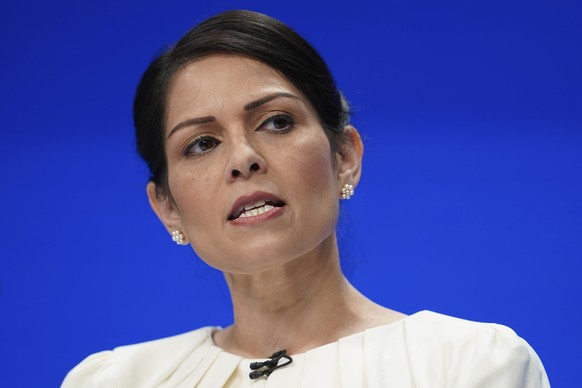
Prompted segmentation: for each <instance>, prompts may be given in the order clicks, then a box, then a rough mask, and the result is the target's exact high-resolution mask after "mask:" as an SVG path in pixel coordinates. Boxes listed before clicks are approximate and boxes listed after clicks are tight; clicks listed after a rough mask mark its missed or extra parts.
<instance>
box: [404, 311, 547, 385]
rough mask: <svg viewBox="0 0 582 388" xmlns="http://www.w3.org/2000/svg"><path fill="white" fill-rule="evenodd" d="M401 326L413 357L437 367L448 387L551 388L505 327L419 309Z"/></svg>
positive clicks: (525, 346) (533, 357) (541, 370)
mask: <svg viewBox="0 0 582 388" xmlns="http://www.w3.org/2000/svg"><path fill="white" fill-rule="evenodd" d="M404 327H405V336H406V342H407V343H408V344H409V349H410V355H411V356H412V359H413V360H415V361H417V362H421V363H426V362H428V363H430V364H432V365H441V367H442V368H440V369H441V370H442V371H443V373H441V376H439V378H440V379H441V380H443V379H444V380H445V381H446V384H447V386H450V387H469V386H470V387H493V386H494V387H500V388H501V387H517V386H519V387H549V383H548V379H547V376H546V373H545V371H544V367H543V365H542V363H541V361H540V359H539V357H538V356H537V354H536V353H535V351H534V350H533V349H532V348H531V346H529V344H528V343H527V342H526V341H525V340H524V339H523V338H521V337H519V336H518V335H517V334H516V333H515V332H514V331H513V330H512V329H510V328H509V327H507V326H503V325H499V324H495V323H483V322H474V321H469V320H465V319H460V318H455V317H451V316H447V315H443V314H438V313H434V312H430V311H423V312H420V313H417V314H414V315H412V316H410V317H408V318H406V319H405V320H404ZM445 371H446V373H445Z"/></svg>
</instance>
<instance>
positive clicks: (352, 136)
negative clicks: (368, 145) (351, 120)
mask: <svg viewBox="0 0 582 388" xmlns="http://www.w3.org/2000/svg"><path fill="white" fill-rule="evenodd" d="M343 135H344V136H345V137H346V138H345V141H344V144H343V145H342V146H341V149H340V161H339V175H338V178H339V184H340V187H343V186H344V185H353V186H356V185H357V184H358V182H359V181H360V176H361V174H362V158H363V155H364V144H363V143H362V139H361V137H360V134H359V133H358V130H357V129H356V128H354V127H353V126H351V125H346V126H345V127H344V134H343Z"/></svg>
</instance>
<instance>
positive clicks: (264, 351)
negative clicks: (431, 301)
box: [214, 236, 389, 358]
mask: <svg viewBox="0 0 582 388" xmlns="http://www.w3.org/2000/svg"><path fill="white" fill-rule="evenodd" d="M328 240H329V241H328ZM328 240H326V241H325V242H324V243H323V244H322V245H321V246H320V247H318V248H317V249H316V250H314V251H313V252H310V253H309V254H307V255H305V256H303V257H299V258H297V259H295V260H293V261H291V262H290V263H287V264H285V265H282V266H280V267H278V268H274V269H270V270H268V271H265V272H262V273H258V274H250V275H246V274H245V275H241V274H225V277H226V280H227V283H228V286H229V289H230V293H231V297H232V301H233V307H234V324H233V325H232V326H230V327H229V328H227V329H225V330H224V331H222V332H219V333H217V334H216V335H215V337H214V340H215V342H216V343H217V345H218V346H220V347H222V348H223V349H225V350H227V351H229V352H231V353H236V354H240V355H244V356H247V357H257V358H262V357H266V356H269V355H270V354H272V353H273V352H275V351H277V350H280V349H287V351H288V353H289V354H296V353H301V352H304V351H306V350H309V349H311V348H314V347H317V346H321V345H324V344H327V343H330V342H334V341H336V340H337V339H338V338H341V337H343V336H346V335H349V334H353V333H355V332H358V331H361V330H362V329H363V328H367V327H371V326H373V325H374V322H375V321H377V320H378V319H380V320H383V321H385V320H386V318H387V317H386V316H385V314H379V312H380V310H381V311H382V312H383V313H385V312H386V311H389V310H385V309H383V308H381V307H379V306H377V305H375V304H374V303H372V302H371V301H369V300H368V299H366V298H365V297H364V296H362V295H361V294H360V293H359V292H358V291H357V290H356V289H354V288H353V287H352V286H351V285H350V284H349V282H348V281H347V279H346V278H345V277H344V276H343V274H342V272H341V268H340V265H339V257H338V252H337V244H336V241H335V236H331V237H330V238H329V239H328Z"/></svg>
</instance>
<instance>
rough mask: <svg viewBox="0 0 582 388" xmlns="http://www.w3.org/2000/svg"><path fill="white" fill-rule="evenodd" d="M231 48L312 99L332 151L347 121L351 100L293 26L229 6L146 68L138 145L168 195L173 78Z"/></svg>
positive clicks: (137, 114)
mask: <svg viewBox="0 0 582 388" xmlns="http://www.w3.org/2000/svg"><path fill="white" fill-rule="evenodd" d="M217 53H227V54H234V55H242V56H247V57H250V58H253V59H256V60H258V61H260V62H263V63H265V64H267V65H269V66H271V67H272V68H274V69H275V70H278V71H279V72H280V73H281V74H283V75H284V76H285V77H286V78H287V79H288V80H289V81H291V83H293V84H294V85H295V87H297V89H299V90H300V91H301V92H302V93H303V94H304V95H305V96H306V97H307V99H308V100H309V102H310V103H311V105H312V106H313V108H314V109H315V111H316V112H317V114H318V117H319V120H320V123H321V125H322V127H323V129H324V131H325V133H326V135H327V137H328V139H329V141H330V145H331V148H332V151H333V152H336V151H337V150H338V148H339V147H341V144H342V141H343V140H342V136H341V133H342V129H343V128H344V127H345V125H347V124H348V120H349V114H348V111H347V110H348V107H347V103H346V102H345V101H344V99H343V97H342V95H341V93H340V91H339V90H338V88H337V87H336V85H335V81H334V80H333V77H332V75H331V73H330V71H329V69H328V67H327V65H326V64H325V62H324V61H323V59H322V58H321V56H320V55H319V54H318V53H317V51H316V50H315V49H314V48H313V47H312V46H311V45H310V44H309V43H308V42H307V41H305V39H303V38H302V37H301V36H299V35H298V34H297V33H296V32H295V31H293V30H292V29H291V28H290V27H289V26H287V25H286V24H284V23H282V22H280V21H279V20H277V19H274V18H272V17H270V16H267V15H263V14H260V13H257V12H251V11H227V12H223V13H220V14H218V15H216V16H213V17H211V18H209V19H206V20H205V21H203V22H201V23H200V24H198V25H197V26H195V27H194V28H193V29H191V30H190V31H188V33H187V34H186V35H184V37H182V39H180V40H179V41H178V43H176V44H175V45H174V46H172V47H170V48H169V49H168V50H167V51H165V52H164V53H163V54H161V55H160V56H159V57H158V58H156V59H155V60H154V61H153V62H152V63H151V64H150V65H149V67H148V68H147V69H146V71H145V73H144V75H143V77H142V79H141V82H140V83H139V86H138V88H137V92H136V95H135V99H134V105H133V117H134V125H135V131H136V139H137V149H138V152H139V154H140V155H141V157H142V158H143V159H144V160H145V161H146V163H147V164H148V167H149V170H150V181H152V182H154V183H155V184H156V187H157V188H158V194H159V195H164V196H165V195H167V194H168V176H167V174H168V171H167V161H166V154H165V148H164V123H165V119H166V97H167V93H168V89H169V86H170V83H171V81H172V77H173V76H174V75H175V74H176V72H177V71H178V70H179V69H180V68H181V67H183V66H184V65H186V64H188V63H190V62H192V61H194V60H196V59H200V58H202V57H204V56H207V55H211V54H217Z"/></svg>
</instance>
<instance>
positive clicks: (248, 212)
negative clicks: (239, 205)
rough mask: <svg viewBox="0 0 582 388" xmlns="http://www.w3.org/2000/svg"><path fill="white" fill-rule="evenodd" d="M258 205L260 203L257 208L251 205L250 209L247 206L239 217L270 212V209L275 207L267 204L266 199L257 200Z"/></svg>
mask: <svg viewBox="0 0 582 388" xmlns="http://www.w3.org/2000/svg"><path fill="white" fill-rule="evenodd" d="M256 205H258V206H257V207H256V208H253V206H249V209H247V207H246V206H245V209H246V210H245V211H244V212H243V213H241V215H240V216H239V217H241V218H246V217H254V216H258V215H259V214H264V213H266V212H268V211H269V210H272V209H274V208H275V206H272V205H267V204H266V203H265V201H260V202H257V203H256V204H255V206H256Z"/></svg>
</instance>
